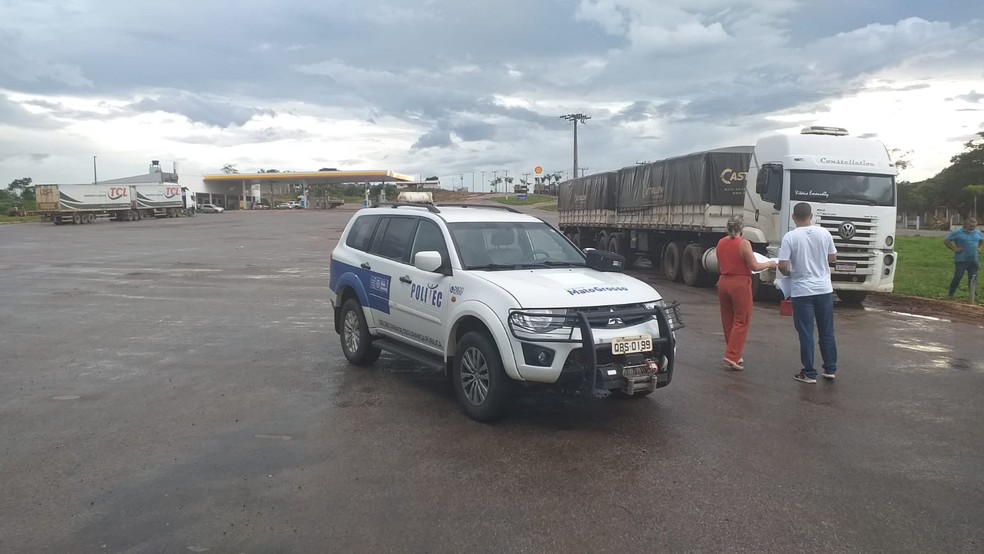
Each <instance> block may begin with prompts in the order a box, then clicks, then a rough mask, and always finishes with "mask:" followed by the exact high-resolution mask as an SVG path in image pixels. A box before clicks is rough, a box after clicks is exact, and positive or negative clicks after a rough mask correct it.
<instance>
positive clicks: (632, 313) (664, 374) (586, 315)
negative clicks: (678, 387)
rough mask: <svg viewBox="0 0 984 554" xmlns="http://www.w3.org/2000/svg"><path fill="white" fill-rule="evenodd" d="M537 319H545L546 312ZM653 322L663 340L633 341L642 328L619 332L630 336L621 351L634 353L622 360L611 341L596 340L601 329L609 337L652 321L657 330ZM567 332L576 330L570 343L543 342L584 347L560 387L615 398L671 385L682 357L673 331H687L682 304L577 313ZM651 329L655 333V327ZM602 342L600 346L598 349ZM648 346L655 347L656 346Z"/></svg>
mask: <svg viewBox="0 0 984 554" xmlns="http://www.w3.org/2000/svg"><path fill="white" fill-rule="evenodd" d="M517 315H520V316H522V315H524V313H523V312H518V313H517ZM533 315H535V316H538V317H544V315H543V314H542V312H536V313H535V314H533ZM653 320H655V323H656V324H657V327H658V330H659V332H658V336H651V335H641V336H639V337H635V336H632V335H633V333H634V332H638V331H639V327H640V326H639V325H638V323H637V324H636V325H624V326H623V327H620V328H618V331H619V332H620V333H623V334H628V335H630V336H628V337H624V336H623V337H619V339H618V340H620V342H622V343H623V344H624V343H625V342H629V343H630V345H629V346H626V347H625V348H621V349H622V350H624V351H628V352H631V353H626V354H616V353H614V351H615V350H618V349H616V348H614V347H613V344H612V343H613V342H614V341H607V339H606V338H601V339H596V331H597V330H599V329H607V330H608V332H607V333H605V334H607V335H611V334H612V331H613V330H614V329H613V328H612V327H611V326H610V325H611V323H612V322H618V323H622V322H625V323H629V322H642V321H648V322H649V323H650V324H651V323H652V322H653ZM564 326H565V327H566V328H569V329H570V330H571V333H570V335H568V336H567V337H566V338H563V339H561V338H554V337H552V338H549V339H547V338H545V337H542V336H541V337H540V338H539V340H538V341H537V342H567V343H579V344H580V347H579V348H574V349H573V350H571V351H570V352H569V354H568V355H567V358H566V360H565V361H564V365H563V370H562V371H561V374H560V377H559V379H558V380H557V382H556V385H558V386H559V387H560V388H562V389H563V390H565V391H567V392H576V393H578V394H586V395H590V396H595V397H604V396H608V395H609V393H611V392H616V393H620V394H622V395H626V396H633V395H646V394H649V393H651V392H653V391H655V390H656V389H657V388H661V387H665V386H666V385H668V384H670V381H671V380H672V378H673V365H674V359H675V354H676V338H675V337H674V333H673V331H675V330H677V329H680V328H682V327H684V323H683V321H682V319H681V317H680V311H679V303H673V304H671V305H668V306H665V305H657V306H655V307H652V308H648V307H646V308H640V307H631V308H629V309H618V308H615V309H613V308H585V309H572V310H571V311H570V312H569V313H568V314H567V316H566V319H565V322H564ZM646 327H650V328H651V325H646ZM575 329H576V330H577V331H579V332H580V336H579V337H577V336H575V334H574V330H575ZM513 334H514V336H516V338H526V337H520V336H518V335H517V334H516V333H515V332H514V333H513ZM636 338H638V339H639V341H640V342H641V341H647V342H646V343H643V344H638V345H637V344H631V343H632V342H633V340H632V339H636ZM527 340H528V339H527ZM596 340H598V341H599V342H597V343H596ZM648 341H651V345H650V344H648ZM650 346H651V347H650ZM646 347H650V348H646ZM640 350H641V351H640Z"/></svg>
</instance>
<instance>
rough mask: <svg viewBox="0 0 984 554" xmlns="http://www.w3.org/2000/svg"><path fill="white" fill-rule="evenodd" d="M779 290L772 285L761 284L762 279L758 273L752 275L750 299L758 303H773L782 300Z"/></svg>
mask: <svg viewBox="0 0 984 554" xmlns="http://www.w3.org/2000/svg"><path fill="white" fill-rule="evenodd" d="M780 296H781V294H780V293H779V289H777V288H776V287H775V286H773V285H768V284H765V283H763V282H762V277H760V276H759V274H758V273H756V274H754V275H752V299H753V300H756V301H758V302H774V301H776V300H782V299H781V298H779V297H780Z"/></svg>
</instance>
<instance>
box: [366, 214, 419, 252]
mask: <svg viewBox="0 0 984 554" xmlns="http://www.w3.org/2000/svg"><path fill="white" fill-rule="evenodd" d="M416 229H417V218H413V217H387V218H384V219H383V222H382V224H381V225H380V226H379V230H378V231H377V232H376V237H375V239H374V240H373V241H372V246H371V247H370V249H369V251H370V252H372V253H373V254H379V255H380V256H383V257H384V258H390V259H391V260H398V261H401V262H403V263H407V262H409V261H410V242H411V241H412V240H413V236H414V231H416Z"/></svg>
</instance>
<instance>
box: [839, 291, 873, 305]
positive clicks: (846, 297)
mask: <svg viewBox="0 0 984 554" xmlns="http://www.w3.org/2000/svg"><path fill="white" fill-rule="evenodd" d="M867 297H868V291H866V290H839V291H837V298H840V300H841V302H843V303H845V304H860V303H862V302H864V299H865V298H867Z"/></svg>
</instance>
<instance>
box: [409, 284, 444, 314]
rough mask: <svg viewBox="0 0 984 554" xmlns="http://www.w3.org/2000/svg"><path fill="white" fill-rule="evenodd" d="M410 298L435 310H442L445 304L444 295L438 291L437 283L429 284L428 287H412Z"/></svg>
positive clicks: (415, 285)
mask: <svg viewBox="0 0 984 554" xmlns="http://www.w3.org/2000/svg"><path fill="white" fill-rule="evenodd" d="M410 298H411V299H412V300H416V301H417V302H423V303H424V304H427V305H428V306H433V307H435V308H440V307H441V305H442V304H443V303H444V293H443V292H441V291H439V290H437V283H427V286H424V285H417V284H413V285H410Z"/></svg>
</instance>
